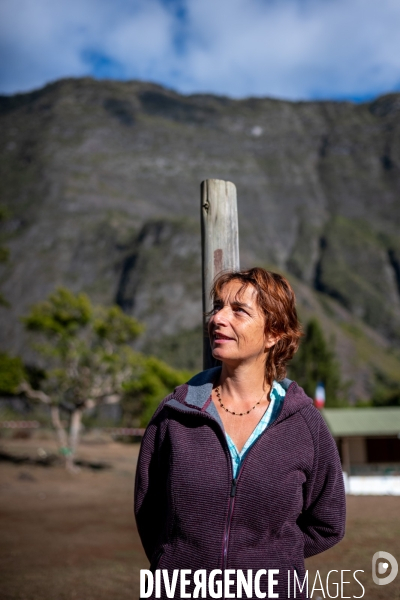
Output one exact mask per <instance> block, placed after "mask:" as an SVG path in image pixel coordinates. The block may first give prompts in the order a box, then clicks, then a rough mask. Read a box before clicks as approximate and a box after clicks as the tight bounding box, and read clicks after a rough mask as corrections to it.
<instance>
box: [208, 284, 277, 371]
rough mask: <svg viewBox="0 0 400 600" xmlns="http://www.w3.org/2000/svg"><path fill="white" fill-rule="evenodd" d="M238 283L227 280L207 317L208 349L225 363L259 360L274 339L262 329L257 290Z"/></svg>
mask: <svg viewBox="0 0 400 600" xmlns="http://www.w3.org/2000/svg"><path fill="white" fill-rule="evenodd" d="M241 287H242V283H241V282H240V281H235V280H233V281H230V282H229V283H226V284H225V285H224V287H223V288H222V290H221V296H220V297H219V298H216V300H215V304H214V311H213V313H212V316H211V318H210V321H209V325H208V332H209V335H210V342H211V349H212V353H213V356H214V358H216V359H218V360H221V361H222V362H225V363H232V364H235V363H236V364H237V363H243V362H253V361H262V362H263V363H265V354H266V352H267V349H268V348H270V347H271V346H273V345H274V344H275V342H276V339H275V338H274V337H273V336H269V335H267V334H266V332H265V317H264V313H263V312H262V311H261V309H260V308H259V306H258V304H257V292H256V289H255V288H254V287H253V286H252V285H250V284H249V285H247V287H245V288H244V289H243V290H242V291H241V292H240V294H239V290H240V288H241Z"/></svg>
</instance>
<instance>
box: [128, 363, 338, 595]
mask: <svg viewBox="0 0 400 600" xmlns="http://www.w3.org/2000/svg"><path fill="white" fill-rule="evenodd" d="M219 369H220V367H217V368H215V369H210V370H208V371H203V372H202V373H199V374H198V375H196V376H195V377H194V378H193V379H191V380H190V381H189V382H188V383H187V384H184V385H181V386H179V387H177V388H176V389H175V390H174V392H173V393H172V394H170V395H169V396H167V397H166V398H165V399H164V400H163V401H162V402H161V404H160V406H159V407H158V409H157V411H156V413H155V414H154V416H153V418H152V420H151V422H150V424H149V425H148V427H147V429H146V432H145V434H144V438H143V441H142V446H141V450H140V455H139V460H138V465H137V472H136V485H135V515H136V522H137V527H138V531H139V535H140V537H141V540H142V543H143V546H144V549H145V552H146V555H147V557H148V559H149V561H150V564H151V567H150V568H151V570H153V571H154V570H155V569H167V570H168V571H169V572H170V573H171V572H172V570H173V569H191V570H192V572H193V571H195V570H198V569H206V570H207V571H208V572H209V571H211V570H213V569H235V570H236V569H241V570H243V571H244V573H246V570H247V569H253V572H255V571H257V570H259V569H279V576H278V581H279V585H278V586H277V587H275V588H274V591H275V592H276V591H277V592H279V597H280V598H287V597H288V591H287V578H288V575H287V572H288V571H290V572H291V573H292V574H293V571H297V573H298V576H299V577H301V578H302V579H303V577H304V573H305V567H304V558H307V557H309V556H313V555H314V554H318V553H319V552H323V551H324V550H327V549H328V548H330V547H331V546H333V545H334V544H337V543H338V542H339V541H340V540H341V539H342V538H343V535H344V529H345V493H344V485H343V475H342V469H341V464H340V459H339V455H338V451H337V448H336V444H335V442H334V440H333V438H332V436H331V434H330V432H329V430H328V428H327V426H326V424H325V422H324V420H323V418H322V416H321V414H320V413H319V411H318V410H317V409H316V408H315V407H314V406H313V404H312V400H311V399H310V398H309V397H308V396H306V394H305V393H304V391H303V389H302V388H300V387H299V386H298V385H297V383H295V382H292V381H290V380H289V379H284V380H283V381H281V382H280V383H281V385H283V387H284V388H285V389H286V390H287V391H286V396H285V399H284V402H283V405H282V408H281V412H280V413H279V415H278V417H277V418H276V420H275V421H274V422H273V423H272V424H271V425H270V426H269V427H267V429H266V430H265V431H264V432H263V433H262V434H261V435H260V437H259V438H258V439H257V441H256V442H255V443H254V444H253V446H252V447H251V448H250V450H249V451H248V453H247V455H246V458H245V460H244V462H243V464H242V466H241V468H240V471H239V473H238V476H237V478H236V479H235V480H232V465H231V457H230V453H229V450H228V446H227V442H226V438H225V434H224V429H223V425H222V422H221V419H220V417H219V415H218V412H217V410H216V408H215V406H214V404H213V402H212V399H211V391H212V385H213V381H214V379H216V378H217V377H218V375H219ZM263 579H265V584H264V585H265V587H264V588H262V587H261V589H264V591H266V592H267V585H266V578H262V579H261V582H262V581H263ZM233 589H234V588H233ZM188 591H190V588H188ZM162 597H163V598H164V597H166V596H165V595H164V594H163V593H162ZM176 597H179V593H178V594H177V596H176ZM267 597H268V592H267ZM290 597H293V589H292V593H291V596H290ZM297 597H301V596H300V594H299V593H298V595H297ZM303 597H305V595H304V596H303Z"/></svg>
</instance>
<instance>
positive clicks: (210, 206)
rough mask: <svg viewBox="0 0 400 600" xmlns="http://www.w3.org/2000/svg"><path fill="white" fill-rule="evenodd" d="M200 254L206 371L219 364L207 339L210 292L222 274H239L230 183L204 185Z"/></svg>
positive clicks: (234, 202) (213, 181) (233, 195)
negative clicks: (235, 272)
mask: <svg viewBox="0 0 400 600" xmlns="http://www.w3.org/2000/svg"><path fill="white" fill-rule="evenodd" d="M200 211H201V250H202V281H203V326H204V335H203V368H204V369H210V368H211V367H212V366H214V365H215V364H216V361H215V360H214V359H213V357H212V354H211V348H210V342H209V339H208V335H207V318H206V313H207V312H209V311H210V310H211V308H212V304H211V298H210V290H211V286H212V283H213V281H214V278H215V276H216V275H218V273H220V272H221V271H226V270H235V271H237V270H239V268H240V264H239V227H238V216H237V200H236V187H235V185H234V184H233V183H231V182H230V181H222V180H220V179H206V180H205V181H203V182H202V184H201V208H200Z"/></svg>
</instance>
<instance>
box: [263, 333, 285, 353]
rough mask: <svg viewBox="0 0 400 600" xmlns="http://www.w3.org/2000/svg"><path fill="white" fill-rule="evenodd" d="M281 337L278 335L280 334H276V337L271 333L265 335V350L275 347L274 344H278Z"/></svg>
mask: <svg viewBox="0 0 400 600" xmlns="http://www.w3.org/2000/svg"><path fill="white" fill-rule="evenodd" d="M281 337H282V335H280V334H278V335H273V334H272V333H270V334H265V350H268V349H269V348H272V346H275V344H276V342H279V340H280V339H281Z"/></svg>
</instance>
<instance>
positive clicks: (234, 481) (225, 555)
mask: <svg viewBox="0 0 400 600" xmlns="http://www.w3.org/2000/svg"><path fill="white" fill-rule="evenodd" d="M236 486H237V478H236V479H232V482H231V493H230V495H229V506H228V518H227V520H226V523H225V531H224V545H223V552H222V569H223V570H225V569H226V564H227V560H228V544H229V534H230V532H231V521H232V514H233V507H234V506H235V496H236Z"/></svg>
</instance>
